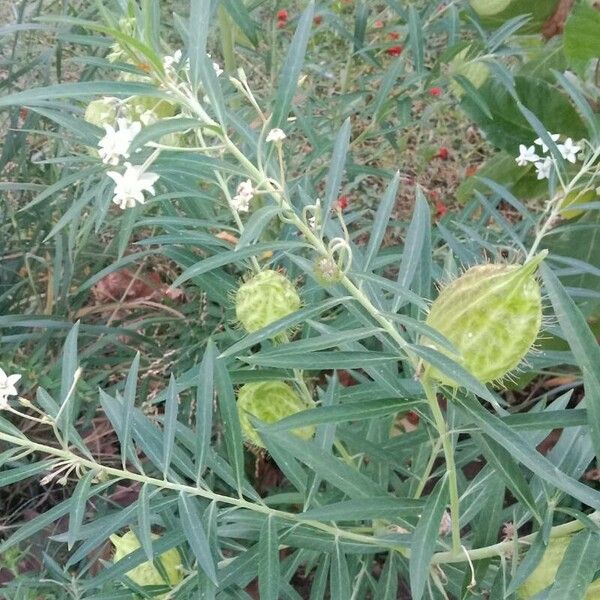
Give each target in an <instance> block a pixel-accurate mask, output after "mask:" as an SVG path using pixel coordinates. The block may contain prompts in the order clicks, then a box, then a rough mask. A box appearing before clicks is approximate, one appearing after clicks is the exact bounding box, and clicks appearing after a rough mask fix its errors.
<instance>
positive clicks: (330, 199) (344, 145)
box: [322, 118, 351, 230]
mask: <svg viewBox="0 0 600 600" xmlns="http://www.w3.org/2000/svg"><path fill="white" fill-rule="evenodd" d="M350 133H351V124H350V118H347V119H346V120H345V121H344V124H343V125H342V127H341V128H340V130H339V132H338V134H337V137H336V138H335V144H334V146H333V154H332V156H331V162H330V163H329V171H328V172H327V184H326V186H325V198H324V200H323V213H322V214H323V229H324V230H326V229H327V223H328V220H329V218H330V213H331V209H332V207H333V203H334V202H335V200H337V197H338V194H339V192H340V186H341V185H342V178H343V176H344V169H345V166H346V156H347V154H348V146H349V145H350Z"/></svg>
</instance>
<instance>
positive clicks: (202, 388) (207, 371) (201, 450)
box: [195, 339, 216, 481]
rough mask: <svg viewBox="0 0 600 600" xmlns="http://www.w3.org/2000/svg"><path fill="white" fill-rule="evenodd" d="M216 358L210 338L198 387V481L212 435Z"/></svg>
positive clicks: (196, 457)
mask: <svg viewBox="0 0 600 600" xmlns="http://www.w3.org/2000/svg"><path fill="white" fill-rule="evenodd" d="M215 360H216V348H215V345H214V343H213V341H212V339H209V340H208V342H207V344H206V350H205V351H204V357H203V358H202V364H201V365H200V371H199V372H198V385H197V387H196V456H195V459H196V473H197V475H196V481H200V479H201V478H202V473H203V471H204V466H205V464H206V455H207V453H208V448H209V446H210V441H211V436H212V421H213V402H214V396H215V389H214V370H215Z"/></svg>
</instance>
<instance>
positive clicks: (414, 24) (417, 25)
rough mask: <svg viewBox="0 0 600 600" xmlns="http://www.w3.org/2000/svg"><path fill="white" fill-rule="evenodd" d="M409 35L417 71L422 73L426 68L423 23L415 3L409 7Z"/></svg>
mask: <svg viewBox="0 0 600 600" xmlns="http://www.w3.org/2000/svg"><path fill="white" fill-rule="evenodd" d="M408 36H409V40H408V41H409V43H410V47H411V50H412V55H413V60H414V63H415V71H416V72H417V73H418V74H419V75H421V74H422V73H423V71H424V68H425V49H424V44H423V25H422V23H421V18H420V17H419V13H418V11H417V9H416V8H415V7H414V6H413V5H411V6H410V7H409V9H408Z"/></svg>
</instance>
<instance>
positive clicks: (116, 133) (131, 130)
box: [98, 119, 142, 166]
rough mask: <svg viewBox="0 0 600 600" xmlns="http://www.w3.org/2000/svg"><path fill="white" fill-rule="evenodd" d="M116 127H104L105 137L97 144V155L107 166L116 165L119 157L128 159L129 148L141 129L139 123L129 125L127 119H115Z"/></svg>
mask: <svg viewBox="0 0 600 600" xmlns="http://www.w3.org/2000/svg"><path fill="white" fill-rule="evenodd" d="M117 126H118V129H115V128H114V127H112V126H111V125H105V126H104V129H105V130H106V135H105V136H104V137H103V138H102V139H101V140H100V141H99V142H98V154H99V155H100V158H101V159H102V162H103V163H105V164H107V165H113V166H115V165H118V164H119V159H120V157H121V156H123V157H125V158H128V157H129V146H130V145H131V142H132V140H133V138H134V137H135V136H136V135H137V134H138V133H139V132H140V130H141V129H142V124H141V123H140V122H139V121H134V122H133V123H129V121H127V119H117Z"/></svg>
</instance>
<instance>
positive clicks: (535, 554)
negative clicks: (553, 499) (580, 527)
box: [506, 510, 554, 596]
mask: <svg viewBox="0 0 600 600" xmlns="http://www.w3.org/2000/svg"><path fill="white" fill-rule="evenodd" d="M553 514H554V513H553V511H552V510H548V512H547V513H546V516H545V517H544V525H543V527H542V529H540V530H539V531H538V534H537V535H536V536H535V539H534V540H533V543H532V544H531V545H530V546H529V549H528V550H527V553H526V554H525V557H524V558H523V559H522V560H521V562H520V563H519V566H518V567H517V570H516V571H515V574H514V575H513V578H512V579H511V582H510V585H509V586H508V589H507V590H506V595H507V596H509V595H510V594H514V593H515V592H516V591H517V590H518V589H519V588H520V587H521V586H522V585H523V584H524V583H525V580H526V579H527V578H528V577H529V576H530V575H531V573H533V571H534V569H535V568H536V567H537V566H538V564H539V563H540V561H541V560H542V557H543V556H544V553H545V552H546V548H547V539H548V535H549V532H550V529H551V528H552V516H553Z"/></svg>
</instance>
